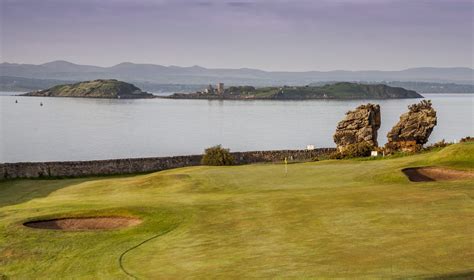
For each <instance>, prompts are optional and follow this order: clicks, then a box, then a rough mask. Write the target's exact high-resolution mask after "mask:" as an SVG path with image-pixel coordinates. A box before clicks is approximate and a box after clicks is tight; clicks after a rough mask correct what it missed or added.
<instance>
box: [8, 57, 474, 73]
mask: <svg viewBox="0 0 474 280" xmlns="http://www.w3.org/2000/svg"><path fill="white" fill-rule="evenodd" d="M55 62H64V63H69V64H73V65H77V66H91V67H99V68H112V67H115V66H118V65H121V64H134V65H154V66H162V67H167V68H170V67H178V68H193V67H199V68H204V69H208V70H257V71H263V72H293V73H299V72H338V71H345V72H363V71H380V72H399V71H406V70H411V69H420V68H435V69H455V68H464V69H470V70H474V68H473V67H469V66H449V67H447V66H439V67H438V66H414V67H408V68H402V69H398V70H393V69H392V70H380V69H359V70H347V69H334V70H268V69H260V68H250V67H238V68H231V67H230V68H222V67H206V66H201V65H196V64H195V65H191V66H180V65H164V64H155V63H141V62H131V61H123V62H120V63H116V64H113V65H110V66H101V65H93V64H80V63H75V62H71V61H68V60H64V59H57V60H52V61H48V62H44V63H38V64H35V63H22V62H8V61H0V64H14V65H35V66H41V65H45V64H49V63H55Z"/></svg>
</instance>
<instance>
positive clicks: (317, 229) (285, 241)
mask: <svg viewBox="0 0 474 280" xmlns="http://www.w3.org/2000/svg"><path fill="white" fill-rule="evenodd" d="M419 166H437V167H438V168H449V169H458V170H471V171H472V170H474V143H462V144H456V145H452V146H448V147H446V148H443V149H441V150H437V151H432V152H427V153H423V154H418V155H413V156H405V157H399V158H392V159H379V160H361V159H353V160H339V161H335V160H327V161H320V162H310V163H295V164H290V165H288V174H285V171H284V170H285V168H284V165H283V164H255V165H244V166H225V167H208V166H199V167H188V168H180V169H174V170H168V171H163V172H156V173H151V174H147V175H137V176H123V177H100V178H78V179H58V180H46V179H45V180H11V181H3V182H0V217H1V219H0V275H3V276H4V277H6V278H8V279H9V278H12V279H14V278H20V279H32V278H34V279H47V278H50V277H51V275H54V277H55V278H74V279H91V278H101V279H128V278H129V277H136V278H139V279H183V278H197V279H199V278H221V279H237V278H241V279H246V278H274V277H277V278H325V279H326V278H347V279H354V278H357V279H381V278H383V279H406V278H410V279H414V278H429V277H435V278H436V277H438V278H436V279H469V278H472V277H473V276H474V267H473V263H474V243H473V239H472V232H473V225H472V218H473V215H474V202H473V199H472V198H473V197H474V188H473V186H474V179H466V178H464V179H459V180H454V181H431V182H411V181H409V180H408V178H407V177H405V175H404V174H403V173H402V169H404V168H408V167H419ZM113 216H121V217H124V218H122V219H123V220H122V222H121V223H124V224H128V225H130V226H129V227H126V228H122V229H108V230H96V231H94V230H82V231H74V230H72V231H62V230H57V229H56V230H55V229H39V228H30V227H26V226H24V225H23V224H24V223H25V222H28V221H34V220H41V219H46V220H48V219H52V218H58V217H59V218H60V217H89V219H90V218H91V217H104V218H102V219H104V220H107V217H113ZM137 219H139V220H137ZM88 221H89V220H86V222H88ZM67 222H68V221H67V220H64V223H65V224H67ZM114 225H115V226H119V224H114ZM456 277H458V278H456ZM0 278H2V277H1V276H0Z"/></svg>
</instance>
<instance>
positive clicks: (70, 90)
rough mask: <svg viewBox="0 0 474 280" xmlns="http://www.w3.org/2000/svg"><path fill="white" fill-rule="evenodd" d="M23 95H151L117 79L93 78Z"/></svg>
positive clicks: (91, 96) (102, 96)
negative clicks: (92, 79)
mask: <svg viewBox="0 0 474 280" xmlns="http://www.w3.org/2000/svg"><path fill="white" fill-rule="evenodd" d="M23 95H24V96H44V97H87V98H113V99H135V98H152V97H153V95H152V94H150V93H146V92H143V91H141V90H140V89H139V88H137V87H136V86H134V85H132V84H129V83H125V82H122V81H117V80H94V81H86V82H80V83H75V84H65V85H57V86H54V87H52V88H49V89H45V90H40V91H32V92H28V93H25V94H23Z"/></svg>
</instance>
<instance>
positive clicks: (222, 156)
mask: <svg viewBox="0 0 474 280" xmlns="http://www.w3.org/2000/svg"><path fill="white" fill-rule="evenodd" d="M201 164H203V165H213V166H222V165H233V164H235V159H234V157H233V156H232V155H231V154H230V152H229V149H224V148H222V146H221V145H217V146H214V147H210V148H207V149H206V150H205V151H204V155H203V157H202V160H201Z"/></svg>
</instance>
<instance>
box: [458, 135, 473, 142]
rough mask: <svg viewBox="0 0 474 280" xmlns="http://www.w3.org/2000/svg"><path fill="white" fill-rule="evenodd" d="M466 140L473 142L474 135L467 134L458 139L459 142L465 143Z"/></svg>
mask: <svg viewBox="0 0 474 280" xmlns="http://www.w3.org/2000/svg"><path fill="white" fill-rule="evenodd" d="M467 142H474V137H471V136H467V137H464V138H462V139H461V140H460V141H459V143H467Z"/></svg>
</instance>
